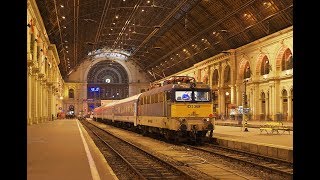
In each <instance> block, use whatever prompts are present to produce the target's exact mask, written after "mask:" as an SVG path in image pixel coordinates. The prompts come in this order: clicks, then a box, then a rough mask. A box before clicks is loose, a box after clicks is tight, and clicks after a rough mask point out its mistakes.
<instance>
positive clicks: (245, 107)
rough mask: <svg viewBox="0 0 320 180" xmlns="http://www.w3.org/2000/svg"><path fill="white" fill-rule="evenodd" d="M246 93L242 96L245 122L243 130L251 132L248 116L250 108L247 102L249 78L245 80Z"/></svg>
mask: <svg viewBox="0 0 320 180" xmlns="http://www.w3.org/2000/svg"><path fill="white" fill-rule="evenodd" d="M243 82H244V92H243V94H242V107H243V110H242V119H243V120H244V124H243V128H244V132H249V130H248V127H247V125H248V115H247V108H248V101H247V93H246V90H247V82H248V78H246V79H244V81H243Z"/></svg>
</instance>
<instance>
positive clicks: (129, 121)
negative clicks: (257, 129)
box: [93, 76, 214, 142]
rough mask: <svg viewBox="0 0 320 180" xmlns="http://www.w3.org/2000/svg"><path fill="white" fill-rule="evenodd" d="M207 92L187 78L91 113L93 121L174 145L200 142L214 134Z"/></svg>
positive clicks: (206, 87) (209, 96)
mask: <svg viewBox="0 0 320 180" xmlns="http://www.w3.org/2000/svg"><path fill="white" fill-rule="evenodd" d="M211 94H212V93H211V89H210V87H209V86H208V85H206V84H203V83H201V82H198V83H197V82H196V81H195V79H194V78H192V77H188V76H174V77H171V78H170V79H168V80H166V81H164V82H163V85H161V86H160V85H158V86H157V87H153V88H150V89H149V90H148V91H146V92H143V93H140V94H137V95H134V96H131V97H128V98H125V99H122V100H119V101H115V102H111V103H109V104H107V105H104V106H100V107H97V108H95V109H94V111H93V119H94V120H95V121H99V122H103V123H108V124H113V125H116V126H122V127H126V128H133V129H136V130H138V131H139V132H141V133H142V134H148V133H155V134H160V135H163V136H164V137H165V138H166V139H168V140H172V141H175V142H184V141H196V142H201V141H204V140H205V139H206V135H207V134H208V135H209V136H210V137H212V134H213V130H214V117H213V107H212V106H213V105H212V101H211Z"/></svg>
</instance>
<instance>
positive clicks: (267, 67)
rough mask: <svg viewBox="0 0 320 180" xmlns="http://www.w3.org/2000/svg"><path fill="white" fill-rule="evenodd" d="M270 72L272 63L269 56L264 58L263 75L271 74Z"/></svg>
mask: <svg viewBox="0 0 320 180" xmlns="http://www.w3.org/2000/svg"><path fill="white" fill-rule="evenodd" d="M269 72H270V62H269V59H268V57H267V56H264V57H263V59H262V62H261V72H260V74H261V75H265V74H269Z"/></svg>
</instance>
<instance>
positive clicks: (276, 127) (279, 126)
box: [259, 121, 291, 134]
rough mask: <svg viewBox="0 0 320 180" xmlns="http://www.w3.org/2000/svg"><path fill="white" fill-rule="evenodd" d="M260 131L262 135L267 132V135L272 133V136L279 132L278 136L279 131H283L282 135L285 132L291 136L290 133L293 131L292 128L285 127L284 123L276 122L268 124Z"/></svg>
mask: <svg viewBox="0 0 320 180" xmlns="http://www.w3.org/2000/svg"><path fill="white" fill-rule="evenodd" d="M259 129H260V133H262V132H263V131H265V132H267V134H269V132H271V133H272V134H273V133H274V132H277V134H279V131H282V134H283V133H284V132H289V134H290V131H291V129H290V128H287V127H285V126H283V123H282V122H274V121H271V122H266V124H265V125H264V126H262V127H261V128H259Z"/></svg>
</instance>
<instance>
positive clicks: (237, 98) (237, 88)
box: [236, 85, 241, 106]
mask: <svg viewBox="0 0 320 180" xmlns="http://www.w3.org/2000/svg"><path fill="white" fill-rule="evenodd" d="M240 87H241V86H239V85H236V105H237V106H239V105H241V88H240Z"/></svg>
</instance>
